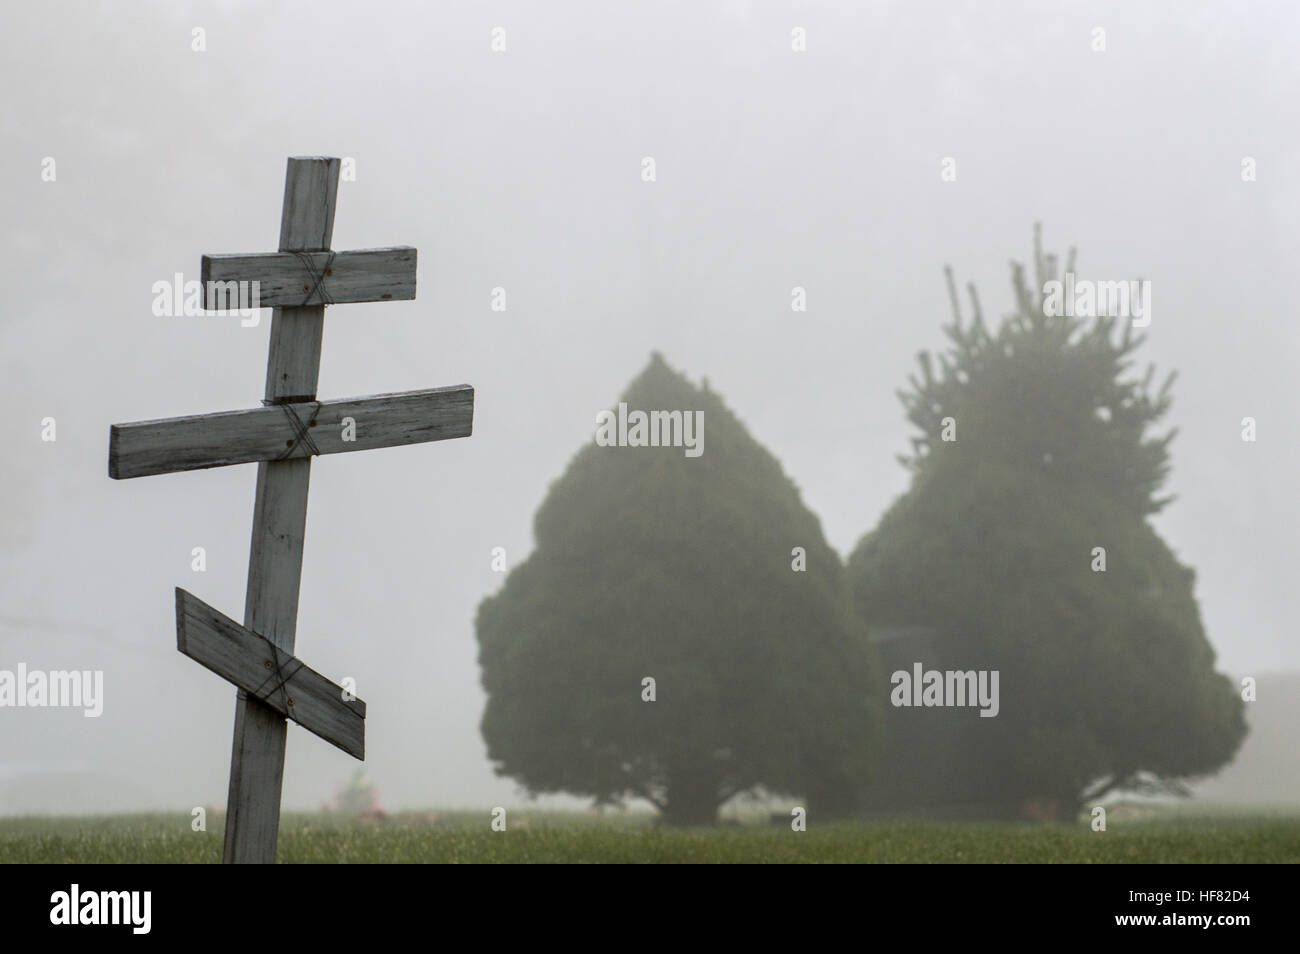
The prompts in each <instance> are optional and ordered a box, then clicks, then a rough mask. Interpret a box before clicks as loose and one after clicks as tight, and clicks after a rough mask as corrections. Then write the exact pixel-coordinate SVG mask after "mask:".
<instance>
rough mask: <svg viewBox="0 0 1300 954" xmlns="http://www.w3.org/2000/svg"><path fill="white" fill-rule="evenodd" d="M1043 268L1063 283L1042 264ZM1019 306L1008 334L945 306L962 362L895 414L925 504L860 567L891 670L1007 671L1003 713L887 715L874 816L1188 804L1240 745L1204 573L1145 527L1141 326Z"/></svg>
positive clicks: (904, 508) (1154, 447)
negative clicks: (1135, 798) (1121, 797)
mask: <svg viewBox="0 0 1300 954" xmlns="http://www.w3.org/2000/svg"><path fill="white" fill-rule="evenodd" d="M1072 262H1073V255H1072V256H1071V265H1070V266H1069V268H1068V269H1067V271H1072V270H1073V264H1072ZM1036 267H1037V277H1038V287H1039V288H1043V287H1044V284H1045V282H1046V281H1055V280H1056V278H1057V276H1056V274H1055V273H1056V264H1055V259H1053V258H1051V257H1049V258H1047V259H1044V258H1043V257H1042V255H1041V254H1040V253H1038V252H1037V249H1036ZM949 283H950V284H949V287H950V292H951V291H952V286H951V274H950V275H949ZM1013 288H1014V291H1015V294H1016V301H1017V303H1018V308H1017V311H1016V313H1014V314H1012V315H1011V316H1009V317H1007V318H1006V319H1005V320H1003V322H1002V323H1001V325H1000V326H999V327H998V329H997V330H996V332H991V331H989V330H988V329H987V328H986V327H985V325H984V323H983V320H982V318H981V315H980V313H979V303H978V300H977V299H976V298H975V295H974V289H973V288H972V289H971V299H972V305H973V307H974V316H973V320H972V321H971V323H970V324H963V322H962V319H961V316H960V313H959V312H958V310H957V305H956V296H955V293H954V294H953V306H954V320H953V323H952V325H950V326H949V327H948V328H946V329H945V330H946V332H947V335H948V337H949V338H950V339H951V340H952V348H951V349H950V350H949V351H948V352H947V353H946V354H944V355H942V356H941V357H940V358H939V360H938V368H937V369H936V367H935V361H934V360H933V359H932V358H931V356H930V355H929V354H927V353H923V354H922V355H921V356H920V367H921V376H920V377H919V378H918V377H915V376H914V377H912V378H911V389H910V390H909V391H907V392H904V393H902V394H900V396H901V397H902V399H903V402H904V404H905V406H906V409H907V415H908V419H909V420H910V421H911V422H912V423H913V424H914V425H915V426H916V427H917V429H918V430H919V431H920V432H921V433H920V436H919V437H917V438H915V439H914V440H913V447H914V454H913V455H912V456H911V457H908V458H904V459H903V460H904V463H905V464H906V465H907V466H908V467H909V468H910V469H911V470H912V472H913V480H912V485H911V488H910V489H909V490H908V492H907V493H906V494H905V495H904V496H902V497H901V498H900V499H899V500H898V501H896V502H895V503H894V504H893V506H892V507H891V508H890V509H889V510H888V511H887V512H886V514H885V515H884V517H883V518H882V519H881V521H880V524H879V526H878V527H877V528H876V529H875V530H874V531H873V532H871V533H870V534H868V535H867V536H866V537H865V538H864V539H863V540H862V541H861V542H860V543H859V545H858V546H857V548H856V549H855V551H854V552H853V554H852V555H851V557H850V560H849V578H850V585H851V587H852V589H853V592H854V597H855V601H856V603H857V605H858V608H859V611H860V613H861V614H862V615H863V617H864V618H865V619H866V620H867V622H868V625H869V626H870V627H871V630H872V638H873V642H875V643H876V645H877V648H878V650H879V652H880V655H881V658H882V662H883V666H884V669H885V671H886V672H887V673H888V672H894V671H908V672H911V671H912V669H913V666H914V665H915V663H918V662H919V663H921V664H923V666H924V667H925V669H926V670H930V669H935V670H940V671H946V670H956V671H962V672H966V671H971V670H976V671H979V670H989V671H993V670H997V671H998V672H999V674H1000V682H999V686H1000V690H999V691H1000V705H999V711H998V714H997V715H996V717H992V718H984V717H980V716H979V714H978V713H977V712H976V711H973V710H971V709H962V708H954V707H938V706H936V707H934V708H927V707H907V706H902V705H899V706H888V707H886V711H885V715H884V723H885V735H886V743H885V746H886V755H885V762H886V765H887V766H888V767H887V768H886V769H885V770H883V771H882V772H881V773H880V774H881V778H880V780H879V781H878V782H877V783H875V784H874V785H873V786H872V789H871V791H870V792H869V794H868V801H869V802H870V803H871V804H872V805H873V806H875V807H876V808H879V809H884V810H891V811H918V810H919V811H923V812H932V813H940V814H950V815H951V814H967V815H985V816H987V815H995V816H1016V815H1026V814H1028V815H1032V816H1037V817H1056V818H1062V819H1067V818H1073V817H1075V816H1076V815H1077V813H1078V811H1079V809H1080V808H1081V807H1082V806H1083V805H1084V804H1085V803H1086V802H1087V801H1088V800H1090V799H1093V798H1097V797H1100V796H1101V795H1102V794H1104V793H1105V792H1107V791H1110V790H1112V789H1134V788H1145V789H1148V790H1149V789H1151V788H1164V789H1166V790H1171V789H1172V790H1178V788H1179V787H1180V780H1182V779H1185V778H1188V777H1191V776H1196V775H1201V774H1206V773H1209V772H1211V771H1213V770H1215V769H1217V768H1219V767H1221V766H1222V765H1223V764H1225V763H1226V762H1227V761H1228V760H1229V759H1230V758H1231V757H1232V755H1233V753H1234V752H1235V751H1236V749H1237V746H1238V745H1239V744H1240V742H1241V739H1242V738H1243V736H1244V733H1245V727H1244V720H1243V711H1242V703H1241V700H1240V699H1239V698H1238V697H1237V695H1236V692H1235V690H1234V687H1233V685H1232V683H1231V681H1230V680H1229V679H1228V678H1227V677H1226V676H1223V675H1220V674H1218V673H1216V672H1215V669H1214V662H1215V656H1214V652H1213V650H1212V649H1211V647H1210V644H1209V642H1208V640H1207V639H1206V635H1205V632H1204V629H1203V626H1202V623H1201V618H1200V612H1199V610H1198V608H1197V604H1196V600H1195V598H1194V597H1193V593H1192V589H1193V581H1194V574H1193V571H1192V570H1191V569H1189V568H1187V567H1185V566H1183V565H1181V564H1180V563H1179V562H1178V560H1177V558H1176V557H1175V556H1174V554H1173V553H1172V552H1171V551H1170V550H1169V548H1168V547H1167V546H1165V544H1164V543H1163V542H1162V541H1161V540H1160V538H1159V536H1158V535H1157V534H1156V532H1155V530H1154V529H1153V528H1152V527H1151V525H1150V523H1149V522H1148V517H1149V516H1150V515H1152V514H1154V513H1156V512H1157V511H1158V510H1160V508H1161V507H1163V506H1164V505H1165V504H1166V503H1167V502H1168V499H1159V498H1157V496H1156V494H1157V493H1158V491H1159V489H1160V487H1161V485H1162V484H1163V482H1164V480H1165V477H1166V475H1167V474H1168V471H1169V462H1168V445H1169V442H1170V441H1171V440H1172V438H1173V436H1174V434H1173V432H1170V433H1168V434H1165V435H1162V436H1153V435H1150V434H1149V433H1148V431H1149V430H1150V428H1152V427H1153V426H1154V425H1155V424H1156V423H1157V422H1158V420H1159V419H1160V418H1161V417H1162V416H1163V415H1164V414H1165V412H1166V411H1167V410H1168V408H1169V404H1170V397H1169V391H1170V386H1171V385H1172V383H1173V375H1170V377H1169V378H1168V379H1166V381H1165V382H1164V385H1163V387H1161V388H1160V389H1159V390H1154V391H1153V389H1152V387H1151V380H1152V374H1153V369H1151V368H1148V370H1147V373H1146V375H1145V377H1144V378H1141V379H1138V380H1132V379H1128V378H1126V369H1127V367H1128V365H1129V361H1130V358H1131V356H1132V354H1133V352H1134V351H1135V350H1136V349H1137V348H1138V347H1139V346H1140V344H1141V343H1142V338H1140V337H1134V335H1133V333H1132V325H1131V324H1129V323H1126V324H1125V326H1124V330H1123V333H1122V334H1118V333H1117V331H1118V328H1117V324H1118V322H1117V319H1116V318H1115V317H1112V316H1102V317H1096V318H1091V319H1089V318H1083V317H1064V316H1054V317H1048V315H1047V314H1046V313H1045V312H1053V311H1054V309H1052V308H1050V307H1049V308H1047V309H1045V308H1044V299H1043V298H1042V297H1038V296H1036V295H1035V294H1034V293H1033V292H1031V290H1030V288H1029V287H1028V285H1027V283H1026V280H1025V276H1024V271H1023V268H1021V267H1020V266H1013Z"/></svg>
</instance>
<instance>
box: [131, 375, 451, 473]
mask: <svg viewBox="0 0 1300 954" xmlns="http://www.w3.org/2000/svg"><path fill="white" fill-rule="evenodd" d="M286 408H288V410H289V411H291V412H292V414H293V416H292V417H291V416H290V414H289V413H287V412H286ZM349 420H350V421H351V422H352V423H351V426H348V425H346V423H345V422H347V421H349ZM473 429H474V389H473V388H472V387H470V386H469V385H468V384H459V385H455V386H454V387H446V388H427V389H424V390H420V391H401V392H395V393H391V394H371V395H367V396H365V397H356V398H344V399H340V400H331V401H313V402H297V403H293V404H287V405H282V406H281V405H277V406H271V407H259V408H252V409H249V410H243V411H223V412H220V413H217V414H196V415H192V416H189V417H173V418H163V419H161V420H156V421H136V422H134V423H131V424H114V425H113V427H112V429H111V430H110V431H109V442H108V475H109V476H110V477H112V478H114V479H115V480H124V479H127V478H131V477H147V476H150V475H153V474H168V473H175V472H177V471H185V470H200V469H203V468H206V467H224V466H227V465H230V464H246V463H250V462H252V461H260V460H280V459H293V458H301V457H309V456H311V455H312V454H313V453H317V454H342V453H346V452H348V451H358V450H373V449H376V448H380V447H398V446H401V445H404V444H419V443H425V442H428V441H442V440H449V439H452V438H458V437H468V436H469V435H470V434H471V433H472V432H473ZM304 430H305V432H306V435H307V437H308V438H310V443H309V442H308V440H307V439H306V438H304V437H303V436H302V431H304ZM349 437H351V438H352V439H351V440H348V439H347V438H349ZM313 448H314V449H313Z"/></svg>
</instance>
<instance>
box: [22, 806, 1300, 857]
mask: <svg viewBox="0 0 1300 954" xmlns="http://www.w3.org/2000/svg"><path fill="white" fill-rule="evenodd" d="M1116 814H1117V813H1114V812H1112V818H1111V819H1110V821H1109V822H1108V825H1107V828H1108V830H1107V831H1105V832H1094V831H1092V830H1091V829H1090V828H1089V826H1088V825H1087V824H1086V823H1084V822H1080V823H1079V824H1077V825H1037V824H942V823H931V822H872V823H862V824H838V825H822V826H819V825H815V824H810V826H809V829H808V830H807V831H805V832H795V831H791V830H790V828H789V825H788V824H786V825H765V824H762V823H759V822H755V823H753V824H747V825H731V826H726V827H719V828H713V829H688V830H664V829H660V828H656V827H655V826H654V825H653V820H652V819H651V818H650V817H649V816H647V815H633V814H629V815H606V816H596V815H588V814H581V813H573V814H556V813H545V812H529V811H527V810H526V809H518V810H514V811H511V812H510V813H509V816H508V818H509V826H508V830H507V831H504V832H497V831H492V830H491V828H490V827H489V819H488V815H487V813H486V812H478V813H474V814H469V813H463V812H462V813H438V814H436V815H432V814H430V815H424V816H415V815H407V816H399V817H395V818H392V819H390V820H387V821H384V822H367V823H360V824H357V823H351V822H348V821H346V820H344V819H341V818H339V817H337V816H331V815H323V814H290V815H286V816H285V818H284V820H283V822H282V824H281V829H280V861H281V862H290V863H293V862H327V863H337V862H351V863H365V862H872V863H879V862H886V863H888V862H958V863H965V862H1065V863H1082V864H1095V863H1103V864H1104V863H1152V862H1157V863H1161V862H1167V863H1205V862H1209V863H1220V862H1237V863H1241V862H1244V863H1255V862H1283V863H1297V862H1300V815H1296V814H1294V813H1290V814H1288V813H1282V812H1275V813H1258V814H1253V815H1237V814H1231V813H1227V812H1214V811H1206V810H1204V809H1199V810H1197V811H1189V810H1186V809H1183V810H1178V809H1162V810H1143V811H1138V812H1136V813H1133V814H1131V815H1129V816H1125V815H1124V814H1123V813H1118V814H1119V815H1120V817H1115V815H1116ZM210 822H211V824H210V825H209V830H208V831H207V832H195V831H191V830H190V817H189V816H188V815H164V814H159V815H116V816H97V817H76V818H42V817H27V818H4V819H0V863H23V862H77V863H100V862H102V863H117V864H120V863H132V862H217V861H220V860H221V819H220V818H219V817H217V818H213V819H210Z"/></svg>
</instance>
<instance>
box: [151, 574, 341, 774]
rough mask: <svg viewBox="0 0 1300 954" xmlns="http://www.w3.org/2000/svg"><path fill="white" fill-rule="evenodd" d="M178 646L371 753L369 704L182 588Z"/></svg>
mask: <svg viewBox="0 0 1300 954" xmlns="http://www.w3.org/2000/svg"><path fill="white" fill-rule="evenodd" d="M176 648H177V649H178V650H180V651H181V652H182V653H184V654H185V655H186V656H189V657H190V658H191V659H193V660H194V661H195V662H197V663H199V664H201V665H203V666H206V667H207V668H208V669H211V670H212V671H213V672H215V673H216V674H217V675H218V676H221V677H222V678H223V679H226V680H228V681H229V682H232V683H234V684H235V685H236V686H237V687H239V688H240V689H242V690H244V693H245V695H246V696H251V697H255V698H257V699H258V700H260V701H261V702H263V703H264V704H265V705H267V706H269V707H270V708H272V709H274V710H275V711H276V712H278V713H279V714H280V715H282V716H285V717H287V718H289V719H292V720H293V721H294V722H296V723H298V724H299V725H300V726H302V727H303V728H304V729H306V730H307V731H308V732H311V733H313V734H315V735H318V736H320V737H321V738H322V739H324V740H325V741H326V742H329V743H330V744H331V745H335V746H338V747H339V748H340V749H342V750H343V751H344V752H347V753H348V754H349V755H351V756H354V757H355V758H358V759H364V758H365V754H366V743H365V738H366V731H365V718H366V704H365V703H364V702H362V701H361V700H360V699H351V700H349V699H344V698H343V695H344V693H343V687H342V686H338V685H335V684H334V683H333V682H331V681H330V680H328V679H326V678H325V677H324V676H322V675H321V674H320V673H318V672H316V670H314V669H311V668H309V667H308V666H306V665H304V664H303V662H302V661H301V660H300V659H298V658H297V657H296V656H294V655H293V654H291V653H286V652H284V651H283V650H281V649H279V648H277V647H276V645H275V644H274V643H272V642H271V641H270V640H269V639H267V638H266V637H264V636H259V635H258V634H257V633H255V632H253V631H252V630H249V629H247V628H245V627H243V626H240V625H239V624H238V623H236V622H235V621H234V620H233V619H230V618H229V617H228V616H226V615H225V614H224V613H222V612H220V611H219V610H217V609H214V608H213V607H211V606H209V605H208V604H207V603H205V602H203V601H202V600H201V599H199V598H198V597H197V596H195V595H194V594H192V593H189V592H187V591H185V590H183V589H181V588H180V587H177V588H176Z"/></svg>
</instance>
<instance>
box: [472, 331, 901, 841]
mask: <svg viewBox="0 0 1300 954" xmlns="http://www.w3.org/2000/svg"><path fill="white" fill-rule="evenodd" d="M622 400H623V401H626V402H627V404H628V407H629V409H632V410H636V409H640V410H682V411H695V410H701V411H703V412H704V438H705V440H704V443H703V448H704V451H703V454H702V456H699V457H695V458H688V457H686V456H685V455H684V453H683V449H682V448H680V447H601V446H597V445H596V444H595V443H592V444H590V445H588V446H586V447H584V448H583V449H582V450H581V451H580V452H579V453H578V454H577V456H576V457H575V458H574V459H573V461H572V462H571V464H570V465H569V468H568V470H567V471H566V472H565V474H564V475H563V477H561V478H560V479H559V480H558V481H556V482H555V483H554V484H553V485H552V486H551V488H550V491H549V493H548V495H547V498H546V500H545V502H544V503H543V504H542V506H541V509H540V510H539V511H538V513H537V517H536V522H535V535H536V541H537V548H536V550H535V551H534V552H533V554H532V555H531V556H530V557H529V558H528V559H527V560H526V561H524V562H523V563H521V564H520V565H519V566H517V567H516V568H515V569H514V571H513V572H512V573H511V574H510V576H509V577H508V579H507V580H506V584H505V586H504V588H503V589H502V590H501V591H500V592H499V593H498V594H497V595H495V596H492V597H489V598H488V599H486V600H484V602H483V603H482V605H481V606H480V608H479V613H478V621H477V630H478V639H479V647H480V649H479V662H480V664H481V667H482V673H483V685H484V688H485V689H486V690H487V694H488V704H487V709H486V711H485V712H484V715H483V720H482V731H483V737H484V739H485V740H486V742H487V746H488V754H489V757H490V758H491V759H492V760H493V761H494V762H495V763H496V767H497V771H498V773H500V774H503V775H508V776H511V777H513V778H515V779H517V780H518V781H519V782H521V783H522V784H524V785H525V786H526V787H527V788H528V789H529V790H531V791H534V792H547V791H550V792H557V791H558V792H571V793H576V794H582V795H588V796H591V797H593V798H594V799H595V800H597V801H598V802H615V801H619V800H621V799H624V798H626V797H628V796H642V797H644V798H647V799H649V800H650V801H651V802H653V803H654V804H655V805H657V806H658V807H659V808H660V809H661V810H662V812H663V815H664V817H665V818H666V819H667V820H669V821H671V822H679V823H700V822H705V823H707V822H711V821H713V819H714V818H715V816H716V811H717V808H718V807H719V805H721V804H722V803H723V802H724V801H725V800H726V799H727V798H729V797H730V796H731V795H733V794H735V793H738V792H743V791H747V790H750V789H753V788H755V787H757V786H762V787H764V788H765V789H766V790H768V791H772V792H782V793H788V794H790V795H793V796H801V797H803V798H805V799H807V800H808V803H809V804H810V806H811V810H813V811H820V812H822V813H823V814H830V813H833V812H842V811H846V810H849V809H851V808H852V807H853V802H852V800H853V797H854V795H855V794H856V793H857V792H860V791H861V788H862V785H863V779H864V777H865V773H866V769H867V765H868V760H869V758H870V756H871V754H872V753H871V751H870V741H871V732H872V729H873V727H874V726H875V724H876V719H877V717H876V712H877V708H876V707H875V706H873V704H872V699H871V697H870V693H871V692H872V691H873V689H877V696H878V695H879V693H878V688H877V687H878V686H879V685H880V681H879V679H878V678H877V677H876V675H875V672H874V669H873V668H872V665H871V658H872V656H871V651H870V648H869V646H868V644H867V641H866V634H865V630H864V628H863V627H862V625H861V624H860V623H859V622H858V621H857V619H856V616H855V615H854V614H853V611H852V609H851V606H850V603H849V600H848V597H847V592H846V587H845V582H844V573H843V567H842V564H841V562H840V559H839V557H838V555H837V554H836V553H835V552H834V551H833V550H832V549H831V548H830V547H829V545H828V544H827V543H826V541H825V539H824V538H823V536H822V532H821V527H820V524H819V523H818V520H817V518H816V517H815V516H814V515H813V514H812V513H810V512H809V511H808V510H807V508H805V507H804V506H803V504H802V502H801V501H800V499H799V494H798V491H797V490H796V488H795V487H794V485H793V484H792V483H791V482H790V480H789V479H788V478H787V477H786V476H785V475H784V473H783V472H782V470H781V467H780V465H779V464H778V462H777V461H776V459H775V458H774V457H773V456H772V455H771V454H770V453H768V452H767V451H766V450H765V449H763V448H762V447H761V446H760V445H759V444H758V443H757V442H755V441H754V440H753V438H751V437H750V436H749V434H748V433H747V432H746V431H745V428H744V427H743V425H741V424H740V422H739V421H738V420H737V419H736V418H735V417H734V415H733V414H732V413H731V412H730V411H729V410H728V409H727V408H726V406H725V405H724V404H723V402H722V401H721V400H720V399H719V398H718V396H717V395H715V394H713V393H712V392H711V391H709V390H708V389H707V387H706V388H703V389H700V388H696V387H694V386H693V385H691V384H690V382H688V381H687V380H686V379H685V378H683V377H682V376H681V375H679V374H677V373H676V372H674V371H672V370H671V369H670V368H669V367H668V366H667V365H666V364H665V363H664V362H663V361H662V359H661V358H659V357H658V356H657V355H656V356H655V357H654V358H653V359H652V360H651V362H650V364H649V366H648V367H647V368H646V369H645V371H644V372H643V373H642V374H641V375H640V376H639V377H638V378H637V379H636V380H635V381H634V382H633V383H632V384H631V386H630V387H629V388H628V391H627V393H626V394H625V395H624V397H623V398H622ZM797 546H798V547H803V548H805V550H806V551H807V571H806V572H793V571H792V569H791V560H792V557H791V550H792V549H793V548H794V547H797ZM647 676H648V677H653V678H654V679H655V680H656V692H657V699H656V701H654V702H646V701H643V700H642V679H643V678H644V677H647Z"/></svg>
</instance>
